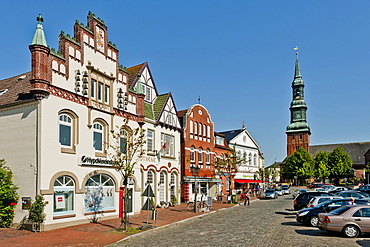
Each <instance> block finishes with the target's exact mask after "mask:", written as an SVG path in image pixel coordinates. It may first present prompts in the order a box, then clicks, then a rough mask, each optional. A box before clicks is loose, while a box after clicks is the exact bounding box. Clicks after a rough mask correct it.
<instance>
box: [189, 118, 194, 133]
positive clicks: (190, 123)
mask: <svg viewBox="0 0 370 247" xmlns="http://www.w3.org/2000/svg"><path fill="white" fill-rule="evenodd" d="M189 127H190V130H189V132H190V134H193V121H191V120H190V121H189Z"/></svg>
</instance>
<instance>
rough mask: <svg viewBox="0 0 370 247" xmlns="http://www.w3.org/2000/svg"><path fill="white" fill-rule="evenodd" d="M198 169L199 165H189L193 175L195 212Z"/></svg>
mask: <svg viewBox="0 0 370 247" xmlns="http://www.w3.org/2000/svg"><path fill="white" fill-rule="evenodd" d="M199 170H200V167H199V166H194V165H192V166H191V167H190V171H191V173H192V174H193V177H194V187H195V197H194V212H195V213H196V212H197V191H198V188H197V176H198V174H199Z"/></svg>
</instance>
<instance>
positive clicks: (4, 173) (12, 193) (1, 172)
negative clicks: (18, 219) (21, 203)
mask: <svg viewBox="0 0 370 247" xmlns="http://www.w3.org/2000/svg"><path fill="white" fill-rule="evenodd" d="M17 190H18V187H17V186H15V185H14V184H13V173H12V171H11V170H10V168H9V167H7V166H6V162H5V160H3V159H0V227H1V228H4V227H10V226H11V225H12V223H13V218H14V208H15V207H16V206H17V202H18V199H19V195H18V193H17Z"/></svg>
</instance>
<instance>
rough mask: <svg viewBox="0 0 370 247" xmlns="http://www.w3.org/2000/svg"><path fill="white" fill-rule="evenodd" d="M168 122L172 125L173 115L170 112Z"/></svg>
mask: <svg viewBox="0 0 370 247" xmlns="http://www.w3.org/2000/svg"><path fill="white" fill-rule="evenodd" d="M168 124H169V125H172V115H171V114H168Z"/></svg>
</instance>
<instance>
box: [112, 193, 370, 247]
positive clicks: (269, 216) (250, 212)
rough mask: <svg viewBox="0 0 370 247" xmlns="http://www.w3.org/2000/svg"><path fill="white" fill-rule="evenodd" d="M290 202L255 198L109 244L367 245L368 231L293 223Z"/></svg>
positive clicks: (289, 197) (293, 218) (368, 243)
mask: <svg viewBox="0 0 370 247" xmlns="http://www.w3.org/2000/svg"><path fill="white" fill-rule="evenodd" d="M292 206H293V200H292V196H291V195H286V196H283V197H279V198H278V199H276V200H257V201H254V202H252V203H251V205H250V206H249V207H248V206H244V205H243V206H236V207H232V208H228V209H225V210H222V211H219V212H216V213H213V214H209V215H205V216H202V217H199V218H195V219H191V220H188V221H185V222H182V223H180V224H174V225H172V226H168V227H164V228H161V229H155V230H150V231H149V232H144V233H143V234H139V235H136V236H132V237H131V238H128V239H126V240H123V241H122V242H119V243H117V244H113V245H110V246H259V247H260V246H346V247H347V246H370V235H364V236H361V237H359V238H355V239H348V238H344V237H342V236H341V235H340V234H337V233H328V232H325V231H320V230H319V229H317V228H314V227H308V226H304V225H301V224H299V223H297V222H296V220H295V213H296V211H293V210H292Z"/></svg>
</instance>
